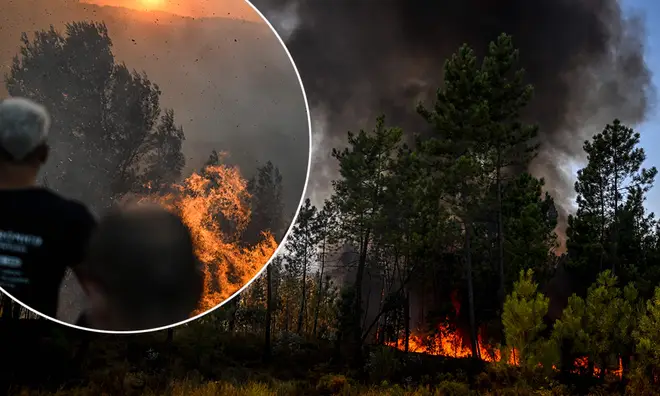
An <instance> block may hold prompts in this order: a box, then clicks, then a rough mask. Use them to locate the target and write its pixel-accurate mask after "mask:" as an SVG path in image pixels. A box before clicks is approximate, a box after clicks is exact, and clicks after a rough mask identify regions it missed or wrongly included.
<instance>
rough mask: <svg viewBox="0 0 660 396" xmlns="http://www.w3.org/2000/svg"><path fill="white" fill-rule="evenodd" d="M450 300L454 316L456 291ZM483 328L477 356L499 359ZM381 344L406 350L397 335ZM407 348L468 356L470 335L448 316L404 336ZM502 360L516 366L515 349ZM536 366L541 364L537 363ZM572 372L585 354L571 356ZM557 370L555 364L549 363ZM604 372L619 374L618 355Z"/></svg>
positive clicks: (584, 364) (583, 363)
mask: <svg viewBox="0 0 660 396" xmlns="http://www.w3.org/2000/svg"><path fill="white" fill-rule="evenodd" d="M450 297H451V302H452V305H453V307H454V310H455V311H456V317H458V315H459V313H460V310H461V303H460V300H459V299H458V295H457V292H456V291H454V292H452V293H451V295H450ZM483 330H484V329H480V331H479V333H478V335H477V346H478V348H477V349H478V350H479V354H480V355H481V356H480V358H481V360H483V361H486V362H499V361H501V360H502V355H503V353H502V350H500V348H499V347H497V346H495V345H492V344H491V343H489V342H487V341H486V340H485V338H484V337H483V334H484V331H483ZM385 345H387V346H391V347H394V348H397V349H399V350H402V351H405V350H406V340H405V339H403V338H399V339H397V340H396V341H392V342H385ZM408 352H414V353H423V354H427V355H434V356H446V357H451V358H468V357H471V356H472V350H471V343H470V338H469V337H468V336H466V335H465V334H461V332H459V331H458V329H454V328H453V326H450V325H449V320H446V321H445V323H441V324H439V325H437V327H436V329H435V331H434V332H433V333H432V334H430V335H426V336H422V335H418V334H411V335H410V336H409V338H408ZM507 355H508V356H507V357H506V362H507V363H508V364H510V365H515V366H517V365H518V364H519V360H518V359H519V358H518V353H517V351H516V350H515V349H514V350H512V351H511V353H508V354H507ZM539 366H541V364H540V363H539ZM573 366H574V370H573V372H576V373H577V372H585V371H586V370H588V368H589V360H588V359H587V358H584V357H583V358H578V359H576V360H575V362H574V364H573ZM553 369H554V370H557V368H556V367H553ZM601 373H602V371H601V369H600V368H598V367H595V366H594V367H593V373H592V374H593V375H594V376H600V375H601ZM607 373H609V374H611V375H614V376H617V377H619V378H621V377H622V374H623V365H622V362H621V359H619V367H618V368H617V369H616V370H607Z"/></svg>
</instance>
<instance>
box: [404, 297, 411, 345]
mask: <svg viewBox="0 0 660 396" xmlns="http://www.w3.org/2000/svg"><path fill="white" fill-rule="evenodd" d="M403 320H404V321H405V326H406V327H405V333H404V334H405V339H404V342H405V343H406V344H405V351H406V352H408V349H409V348H410V293H408V292H406V305H404V307H403Z"/></svg>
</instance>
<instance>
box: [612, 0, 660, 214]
mask: <svg viewBox="0 0 660 396" xmlns="http://www.w3.org/2000/svg"><path fill="white" fill-rule="evenodd" d="M621 3H622V5H623V7H624V9H625V11H626V13H628V15H633V13H638V14H641V15H643V17H644V19H645V22H646V32H647V37H648V38H647V41H646V59H647V63H648V66H649V69H651V72H652V73H653V83H654V85H655V86H656V87H658V88H659V92H660V26H658V22H660V2H659V1H657V0H623V1H622V2H621ZM658 128H660V107H658V106H656V107H655V108H654V109H652V111H651V112H650V114H649V116H648V119H647V120H646V122H644V123H643V124H641V125H639V126H637V131H638V132H640V134H641V136H642V138H641V145H642V147H644V150H645V151H646V157H647V158H646V164H645V166H646V167H647V168H648V167H651V166H656V167H657V168H659V169H660V135H658ZM655 184H656V186H655V187H654V188H653V190H651V192H650V193H649V195H648V197H647V202H646V206H647V208H648V210H649V211H651V212H655V213H656V216H658V215H660V177H658V178H656V183H655Z"/></svg>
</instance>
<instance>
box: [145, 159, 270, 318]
mask: <svg viewBox="0 0 660 396" xmlns="http://www.w3.org/2000/svg"><path fill="white" fill-rule="evenodd" d="M146 187H147V188H149V187H150V185H149V184H148V185H147V186H146ZM170 190H171V192H169V193H166V194H155V193H154V194H148V195H147V196H144V197H141V198H138V202H144V201H150V202H156V203H159V204H160V205H162V206H164V207H165V208H167V209H168V210H171V211H173V212H174V213H177V214H178V215H180V216H181V218H182V219H183V221H184V222H185V223H186V225H187V226H188V227H189V228H190V230H191V233H192V235H193V240H194V242H195V248H196V253H197V255H198V257H199V259H200V261H201V262H202V263H203V265H204V275H205V284H204V296H203V298H202V301H201V302H200V306H199V308H198V310H197V312H195V314H198V313H202V312H205V311H207V310H209V309H212V308H214V307H216V306H217V305H219V304H220V303H222V302H223V301H225V300H226V299H227V298H228V297H230V296H231V295H232V294H234V293H235V292H236V291H238V290H239V289H240V288H241V287H243V285H245V284H247V283H248V282H249V281H250V280H251V279H252V278H253V277H254V276H255V275H256V274H257V273H258V272H259V270H261V268H263V266H264V265H265V264H266V263H267V262H268V260H269V259H270V257H271V256H272V255H273V254H274V253H275V250H276V249H277V246H278V244H277V242H276V241H275V239H274V238H273V236H272V235H271V234H270V233H268V232H264V233H262V236H263V238H262V240H261V241H260V242H259V243H257V244H256V245H254V246H248V247H246V246H242V244H241V241H240V239H241V235H242V233H243V231H245V229H246V227H247V225H248V223H249V221H250V217H251V210H250V206H249V199H250V194H249V193H248V191H247V182H246V180H245V179H243V178H242V176H241V174H240V171H239V169H238V168H237V167H233V166H226V165H218V166H209V167H206V168H205V169H204V170H203V171H202V172H201V173H200V174H197V173H194V174H192V175H191V176H190V177H188V178H187V179H185V180H184V181H183V182H182V183H180V184H176V185H174V186H171V187H170Z"/></svg>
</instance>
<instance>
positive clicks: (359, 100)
mask: <svg viewBox="0 0 660 396" xmlns="http://www.w3.org/2000/svg"><path fill="white" fill-rule="evenodd" d="M254 4H255V6H256V7H257V8H259V9H260V10H261V11H262V12H263V13H264V14H265V16H266V17H267V18H268V19H269V20H271V21H272V22H273V24H274V25H276V28H277V29H279V31H280V33H281V34H282V35H283V36H284V38H285V39H286V41H287V45H288V47H289V50H290V51H291V54H292V55H293V58H294V60H295V62H296V64H297V66H298V69H299V71H300V73H301V76H302V79H303V82H304V84H305V88H306V90H307V94H308V97H309V100H310V105H311V106H312V109H313V117H314V119H315V121H316V122H315V124H316V125H315V126H316V129H315V134H316V136H315V143H316V144H317V147H316V161H315V164H314V169H313V173H312V177H311V178H310V179H311V180H310V182H311V184H310V191H311V192H312V194H314V195H315V198H316V199H317V201H318V199H319V198H323V196H324V195H326V193H327V189H328V186H329V183H328V178H330V177H333V176H334V175H335V172H334V170H333V167H334V162H332V160H327V158H329V155H328V154H329V150H330V149H331V148H332V147H335V146H337V145H341V144H342V143H343V142H344V138H345V136H346V132H347V131H348V130H357V129H360V128H364V129H368V128H370V126H371V125H372V124H373V122H374V121H373V120H374V118H375V117H376V116H377V115H380V114H385V115H386V116H387V117H388V120H389V123H391V124H394V125H398V126H401V127H403V128H404V129H405V130H406V131H407V133H410V134H412V133H414V132H421V131H423V128H424V125H423V124H421V123H420V121H421V120H420V118H419V116H418V115H417V114H416V113H415V110H414V109H415V105H416V103H417V102H418V101H420V100H424V101H426V102H428V101H430V100H431V99H433V93H434V92H435V90H436V89H437V88H438V87H439V84H440V81H441V78H442V67H443V63H444V61H445V60H446V59H447V58H448V56H449V55H450V54H451V53H453V52H454V51H456V50H457V49H458V47H459V46H460V45H462V44H463V43H468V44H469V45H471V46H472V47H473V48H474V49H475V50H476V51H477V52H478V53H480V54H483V52H484V50H485V49H486V46H487V44H488V43H489V42H490V41H492V40H494V39H496V38H497V36H498V35H499V34H501V33H507V34H510V35H512V36H513V38H514V43H515V45H516V46H517V47H518V48H519V49H520V54H521V66H522V67H524V68H525V69H526V71H527V77H528V81H529V83H531V84H533V85H534V87H535V98H534V100H533V103H532V104H531V106H530V107H529V111H528V114H527V117H528V118H529V119H530V120H532V121H534V122H536V123H538V124H539V126H540V133H541V139H542V152H541V154H540V155H539V157H538V158H537V160H536V161H535V163H534V165H533V167H532V169H531V170H532V172H533V173H534V174H535V175H537V176H542V177H545V179H546V183H547V186H548V189H549V190H550V191H551V193H552V194H553V195H554V197H555V200H556V201H557V203H558V204H559V206H560V207H559V209H560V211H562V212H564V213H563V214H564V215H565V212H566V211H568V210H570V205H571V204H570V201H571V198H572V196H573V193H572V191H573V189H572V181H573V180H572V179H573V174H572V172H571V168H570V167H571V166H575V165H574V164H575V163H576V162H577V163H579V162H580V161H581V160H582V159H583V158H582V144H583V141H584V140H585V139H587V138H589V137H590V136H591V135H592V134H593V133H594V132H596V131H598V130H599V129H601V128H602V127H603V126H604V125H605V124H606V123H607V122H610V121H612V119H613V118H614V117H618V118H620V119H622V120H623V121H624V122H626V123H630V124H633V125H634V124H636V123H639V122H641V121H643V120H644V118H645V116H646V114H647V112H648V111H649V108H650V103H651V100H650V99H651V98H652V97H653V93H654V92H653V88H652V86H651V79H650V73H649V70H648V68H647V66H646V64H645V60H644V29H643V23H642V22H641V21H640V19H639V18H632V19H631V18H626V17H624V15H623V12H622V9H621V6H620V4H619V2H618V1H617V0H533V1H530V0H501V1H495V0H463V1H458V0H456V1H448V0H445V1H442V0H435V1H432V0H384V1H372V0H334V1H328V0H307V1H299V2H296V0H254ZM562 209H563V210H562ZM562 217H563V216H562Z"/></svg>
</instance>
